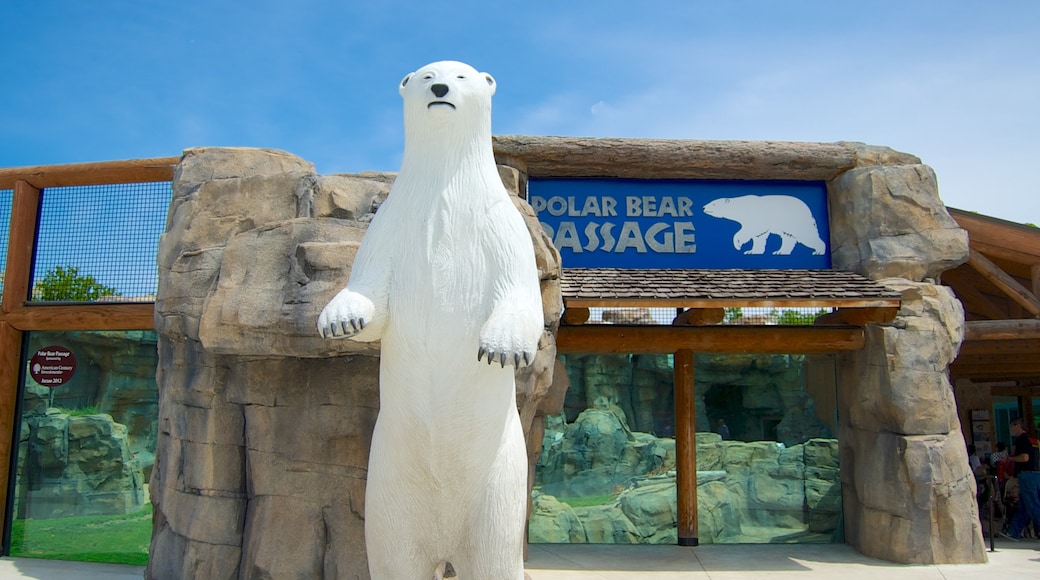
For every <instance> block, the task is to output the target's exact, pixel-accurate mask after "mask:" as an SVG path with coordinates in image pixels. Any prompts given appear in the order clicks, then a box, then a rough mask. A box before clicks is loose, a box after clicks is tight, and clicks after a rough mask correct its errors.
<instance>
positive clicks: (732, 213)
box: [704, 195, 827, 256]
mask: <svg viewBox="0 0 1040 580" xmlns="http://www.w3.org/2000/svg"><path fill="white" fill-rule="evenodd" d="M704 213H706V214H708V215H710V216H712V217H717V218H723V219H728V220H732V221H735V222H737V223H739V224H740V229H739V230H737V233H736V234H734V235H733V247H734V248H736V249H737V250H739V249H740V248H742V247H743V246H744V244H746V243H748V241H749V240H750V241H751V248H750V249H749V250H747V251H746V252H744V253H745V254H764V253H765V251H766V240H767V239H768V238H769V236H770V235H771V234H776V235H778V236H780V238H781V242H780V248H779V249H778V250H777V251H775V252H773V255H776V256H787V255H790V253H791V252H793V251H794V248H795V246H796V245H798V244H799V243H801V244H803V245H805V246H807V247H809V248H810V249H812V251H813V255H814V256H820V255H822V254H823V253H824V252H825V251H826V250H827V244H826V243H824V241H823V240H822V239H821V238H820V230H819V228H818V227H817V225H816V219H815V218H813V215H812V212H811V211H809V206H807V205H805V202H804V201H802V200H800V199H798V198H797V197H793V196H790V195H742V196H740V197H723V198H719V199H716V200H714V201H712V202H711V203H709V204H708V205H706V206H704Z"/></svg>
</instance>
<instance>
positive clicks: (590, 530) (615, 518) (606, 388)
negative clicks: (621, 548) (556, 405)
mask: <svg viewBox="0 0 1040 580" xmlns="http://www.w3.org/2000/svg"><path fill="white" fill-rule="evenodd" d="M560 359H561V360H562V361H563V363H564V365H565V367H566V369H567V376H568V378H569V379H570V388H569V389H568V391H567V397H566V400H565V402H564V410H563V413H561V414H560V415H557V416H553V417H546V418H545V436H544V438H543V443H542V454H541V457H540V459H539V462H538V466H537V468H536V471H535V485H534V500H533V501H534V509H533V511H532V515H531V525H530V528H529V539H530V541H531V542H532V543H590V544H603V543H605V544H674V543H676V541H677V539H676V537H677V536H676V529H677V528H676V500H675V439H674V433H675V423H674V415H675V414H674V412H673V401H674V395H673V371H672V356H671V355H612V354H590V355H566V356H561V357H560Z"/></svg>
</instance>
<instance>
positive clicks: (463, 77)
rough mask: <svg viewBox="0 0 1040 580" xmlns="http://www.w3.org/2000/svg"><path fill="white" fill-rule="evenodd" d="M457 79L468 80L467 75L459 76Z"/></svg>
mask: <svg viewBox="0 0 1040 580" xmlns="http://www.w3.org/2000/svg"><path fill="white" fill-rule="evenodd" d="M455 78H457V79H465V78H466V75H459V76H457V77H455Z"/></svg>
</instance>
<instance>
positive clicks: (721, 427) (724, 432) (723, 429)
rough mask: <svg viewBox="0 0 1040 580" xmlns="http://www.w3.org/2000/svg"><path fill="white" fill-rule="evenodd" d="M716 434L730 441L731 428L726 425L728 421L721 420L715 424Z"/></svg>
mask: <svg viewBox="0 0 1040 580" xmlns="http://www.w3.org/2000/svg"><path fill="white" fill-rule="evenodd" d="M715 432H716V433H718V434H719V435H720V436H721V437H722V438H723V439H729V426H728V425H726V421H725V420H723V419H719V420H718V421H716V422H715Z"/></svg>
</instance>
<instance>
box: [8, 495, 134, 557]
mask: <svg viewBox="0 0 1040 580" xmlns="http://www.w3.org/2000/svg"><path fill="white" fill-rule="evenodd" d="M151 540H152V507H151V506H150V505H149V506H146V507H144V508H142V509H141V510H140V511H138V512H136V513H133V514H127V515H121V516H79V517H73V518H51V519H26V520H19V519H16V520H14V522H12V525H11V555H12V556H19V557H25V558H44V559H48V560H74V561H77V562H111V563H114V564H135V565H138V566H144V565H145V564H147V563H148V545H149V544H150V543H151Z"/></svg>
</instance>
